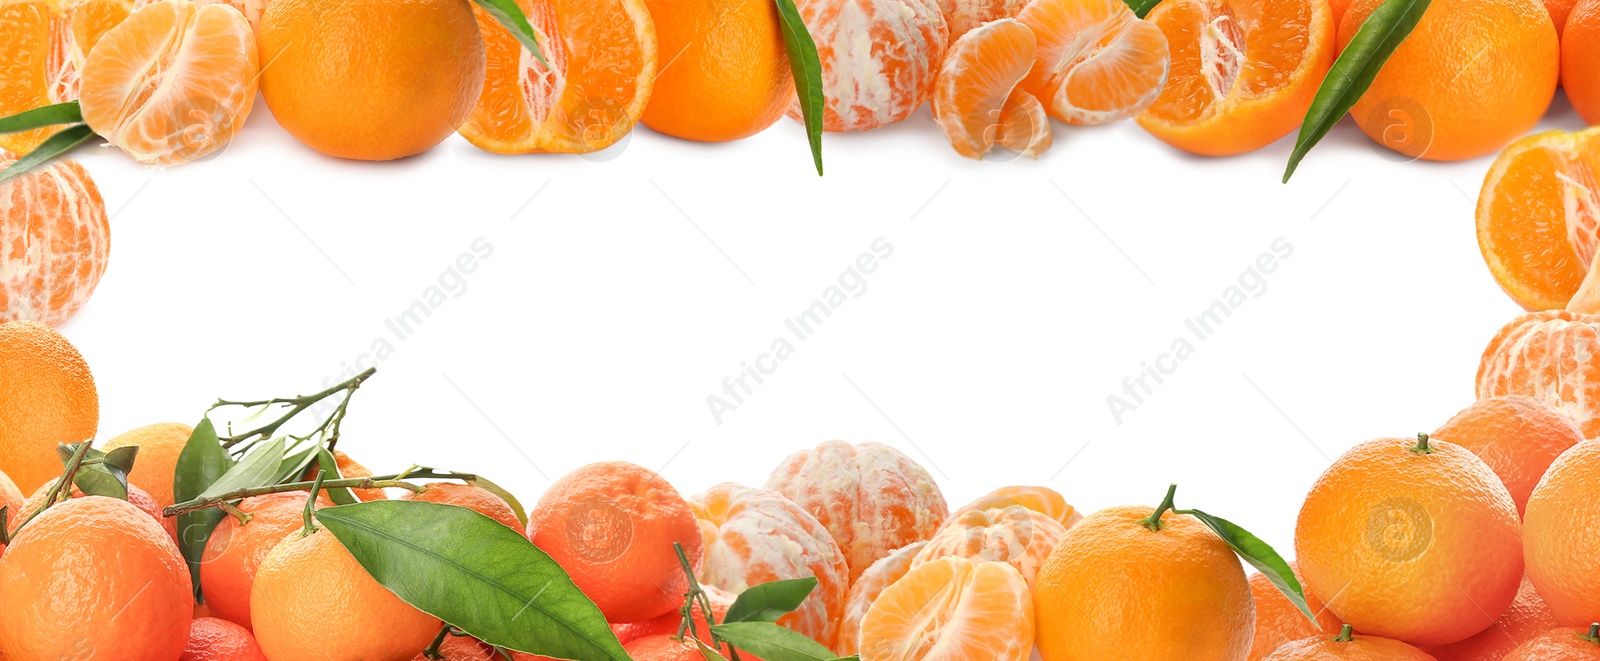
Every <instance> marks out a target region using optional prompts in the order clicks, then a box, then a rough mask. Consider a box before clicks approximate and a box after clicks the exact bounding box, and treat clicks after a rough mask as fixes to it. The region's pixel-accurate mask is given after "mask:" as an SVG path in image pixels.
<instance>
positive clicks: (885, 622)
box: [861, 558, 1034, 661]
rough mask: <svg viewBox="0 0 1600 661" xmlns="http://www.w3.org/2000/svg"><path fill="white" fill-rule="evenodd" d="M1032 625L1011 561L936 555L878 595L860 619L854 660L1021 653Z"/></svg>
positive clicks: (997, 658) (1010, 658) (988, 658)
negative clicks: (858, 652)
mask: <svg viewBox="0 0 1600 661" xmlns="http://www.w3.org/2000/svg"><path fill="white" fill-rule="evenodd" d="M1033 627H1034V621H1033V602H1032V599H1031V597H1030V596H1029V592H1028V584H1027V581H1024V580H1022V575H1021V574H1019V573H1018V572H1017V570H1016V568H1014V567H1012V566H1011V565H1008V564H1005V563H1001V562H982V561H979V562H974V561H972V560H968V559H966V558H940V559H938V560H934V561H931V562H928V563H926V564H923V565H922V566H920V567H917V568H916V569H912V570H911V572H910V573H908V574H906V575H905V576H904V577H903V578H901V579H900V580H899V581H896V582H895V583H894V584H893V585H890V586H889V587H888V588H887V589H885V590H884V591H883V594H880V595H878V599H877V600H876V601H874V602H873V604H872V608H871V610H868V611H867V617H866V619H864V620H862V622H861V661H1026V659H1027V658H1028V656H1029V654H1030V653H1031V652H1032V651H1033V635H1034V629H1033Z"/></svg>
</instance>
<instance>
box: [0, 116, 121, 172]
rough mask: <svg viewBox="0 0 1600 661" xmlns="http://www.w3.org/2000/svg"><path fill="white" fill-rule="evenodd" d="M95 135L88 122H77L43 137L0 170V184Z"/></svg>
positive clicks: (72, 148) (47, 161)
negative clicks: (22, 154)
mask: <svg viewBox="0 0 1600 661" xmlns="http://www.w3.org/2000/svg"><path fill="white" fill-rule="evenodd" d="M95 137H98V136H96V135H95V134H94V131H93V130H91V129H90V128H89V125H88V124H78V125H75V126H69V127H67V128H64V129H61V130H60V131H58V132H57V133H56V134H55V135H52V136H50V137H48V138H45V141H44V142H42V143H39V146H38V147H35V148H34V150H33V151H31V152H28V155H27V156H23V157H22V158H19V159H17V160H16V162H14V163H12V164H11V165H8V166H6V169H4V170H0V184H3V183H5V182H7V181H10V180H11V178H12V177H17V176H21V175H22V174H24V173H26V172H28V171H29V170H32V169H34V168H36V167H39V166H41V165H44V164H45V163H49V162H50V161H51V159H54V158H55V157H57V156H60V155H62V154H65V153H67V152H69V151H72V150H74V149H77V148H78V145H81V144H83V143H85V142H88V141H90V140H92V139H94V138H95Z"/></svg>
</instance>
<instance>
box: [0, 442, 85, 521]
mask: <svg viewBox="0 0 1600 661" xmlns="http://www.w3.org/2000/svg"><path fill="white" fill-rule="evenodd" d="M93 444H94V442H93V441H92V440H90V441H84V442H82V443H79V444H78V447H77V448H76V449H74V450H73V451H72V458H71V459H68V460H67V468H66V470H65V471H63V472H62V473H61V479H59V480H56V483H55V484H54V485H53V486H51V487H50V493H49V495H47V496H46V497H45V499H44V502H43V503H40V504H39V509H36V510H34V511H33V513H31V514H29V515H28V518H26V519H23V520H22V522H21V523H18V524H17V527H16V528H13V529H12V530H11V533H10V536H9V537H7V539H6V542H7V543H8V544H9V543H10V540H12V539H16V536H17V533H18V532H21V530H22V527H23V526H25V525H28V523H30V522H32V521H33V520H34V519H35V518H37V517H38V516H39V515H40V514H44V511H45V510H47V509H50V506H51V505H54V504H56V503H57V502H60V501H64V500H67V499H68V498H71V497H72V481H73V480H74V479H77V477H78V469H79V468H81V467H82V466H83V457H84V455H87V454H89V447H90V446H91V445H93ZM62 494H65V496H63V495H62Z"/></svg>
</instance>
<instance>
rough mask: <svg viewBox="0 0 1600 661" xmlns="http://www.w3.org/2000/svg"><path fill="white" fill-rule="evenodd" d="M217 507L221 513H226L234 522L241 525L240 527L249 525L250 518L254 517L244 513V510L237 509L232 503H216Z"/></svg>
mask: <svg viewBox="0 0 1600 661" xmlns="http://www.w3.org/2000/svg"><path fill="white" fill-rule="evenodd" d="M217 507H218V508H220V509H221V510H222V511H224V512H227V513H228V516H231V517H233V518H234V520H235V521H238V522H239V525H241V526H242V525H244V524H246V523H249V522H250V519H251V517H253V516H255V515H253V514H250V513H249V512H246V511H244V510H241V509H239V508H238V507H236V506H234V504H233V503H228V502H222V503H217Z"/></svg>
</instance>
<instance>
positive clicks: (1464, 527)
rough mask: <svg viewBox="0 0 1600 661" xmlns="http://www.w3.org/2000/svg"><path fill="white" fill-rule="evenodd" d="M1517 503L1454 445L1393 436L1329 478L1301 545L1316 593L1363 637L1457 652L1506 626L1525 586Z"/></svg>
mask: <svg viewBox="0 0 1600 661" xmlns="http://www.w3.org/2000/svg"><path fill="white" fill-rule="evenodd" d="M1521 532H1522V531H1521V527H1520V526H1519V525H1518V522H1517V504H1516V502H1515V501H1513V500H1511V493H1510V492H1508V491H1506V487H1505V485H1503V484H1501V483H1500V478H1498V477H1496V476H1495V474H1494V471H1493V470H1492V469H1490V468H1489V465H1488V464H1485V463H1483V460H1482V459H1479V458H1478V457H1477V456H1476V455H1474V454H1472V453H1471V452H1469V451H1467V449H1466V448H1463V447H1461V446H1459V445H1455V444H1454V443H1448V442H1445V441H1433V440H1430V439H1428V437H1427V435H1426V434H1419V435H1418V437H1417V438H1416V439H1404V438H1389V439H1378V440H1375V441H1368V442H1366V443H1362V444H1360V445H1357V446H1356V447H1354V448H1352V449H1351V450H1350V451H1349V452H1346V453H1345V454H1344V455H1343V456H1341V457H1339V459H1338V460H1337V461H1335V462H1334V464H1333V466H1331V467H1329V468H1328V470H1327V471H1325V472H1323V474H1322V476H1321V477H1319V478H1317V482H1316V484H1315V485H1313V486H1312V487H1311V492H1310V493H1309V494H1307V495H1306V500H1305V504H1304V505H1302V506H1301V508H1300V518H1299V522H1298V524H1297V526H1296V527H1295V537H1294V547H1295V551H1296V553H1297V555H1298V556H1299V566H1300V571H1301V572H1302V573H1303V574H1304V575H1305V579H1306V585H1307V586H1308V588H1309V589H1310V590H1311V591H1312V592H1315V593H1316V594H1317V596H1318V597H1321V598H1322V599H1323V601H1325V602H1326V603H1327V604H1328V608H1329V609H1331V610H1332V611H1333V612H1334V614H1335V615H1338V616H1339V619H1341V620H1343V621H1345V622H1346V623H1348V624H1352V625H1354V626H1355V627H1356V628H1357V629H1360V630H1361V631H1368V632H1371V635H1374V636H1381V637H1385V638H1396V639H1400V640H1404V641H1408V642H1411V643H1413V644H1418V645H1445V644H1448V643H1453V642H1456V641H1458V640H1462V639H1465V638H1467V637H1469V636H1472V635H1473V634H1476V633H1478V632H1480V631H1483V630H1484V629H1486V628H1488V627H1489V626H1490V625H1491V624H1494V620H1495V618H1497V617H1499V614H1500V613H1503V612H1505V610H1506V608H1507V607H1509V606H1510V605H1511V600H1512V599H1514V598H1515V597H1516V594H1517V584H1518V583H1519V582H1520V581H1521V579H1522V553H1521V548H1520V547H1521V538H1522V535H1521Z"/></svg>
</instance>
